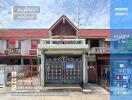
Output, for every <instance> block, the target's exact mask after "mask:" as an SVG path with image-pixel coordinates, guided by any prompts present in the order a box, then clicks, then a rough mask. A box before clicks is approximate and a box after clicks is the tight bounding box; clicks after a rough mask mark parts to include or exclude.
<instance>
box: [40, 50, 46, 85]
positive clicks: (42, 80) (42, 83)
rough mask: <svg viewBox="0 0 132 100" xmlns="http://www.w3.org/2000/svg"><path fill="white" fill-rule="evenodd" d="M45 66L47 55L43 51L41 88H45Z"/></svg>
mask: <svg viewBox="0 0 132 100" xmlns="http://www.w3.org/2000/svg"><path fill="white" fill-rule="evenodd" d="M44 64H45V54H44V52H43V51H41V86H44V82H45V79H44V69H45V68H44V67H45V66H44Z"/></svg>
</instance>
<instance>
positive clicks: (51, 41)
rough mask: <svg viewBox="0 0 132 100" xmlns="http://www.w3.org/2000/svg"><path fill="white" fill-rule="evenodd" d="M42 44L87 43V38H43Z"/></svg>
mask: <svg viewBox="0 0 132 100" xmlns="http://www.w3.org/2000/svg"><path fill="white" fill-rule="evenodd" d="M40 44H85V39H42V40H41V41H40Z"/></svg>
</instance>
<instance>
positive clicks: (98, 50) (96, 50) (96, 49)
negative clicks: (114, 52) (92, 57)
mask: <svg viewBox="0 0 132 100" xmlns="http://www.w3.org/2000/svg"><path fill="white" fill-rule="evenodd" d="M109 51H110V49H109V48H106V47H93V48H92V49H90V50H89V53H109Z"/></svg>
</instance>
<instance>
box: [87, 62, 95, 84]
mask: <svg viewBox="0 0 132 100" xmlns="http://www.w3.org/2000/svg"><path fill="white" fill-rule="evenodd" d="M88 81H89V82H92V83H96V82H97V70H96V67H95V64H94V63H90V64H89V67H88Z"/></svg>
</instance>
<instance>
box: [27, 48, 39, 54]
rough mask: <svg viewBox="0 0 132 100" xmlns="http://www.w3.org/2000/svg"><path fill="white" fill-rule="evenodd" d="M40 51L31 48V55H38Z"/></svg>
mask: <svg viewBox="0 0 132 100" xmlns="http://www.w3.org/2000/svg"><path fill="white" fill-rule="evenodd" d="M37 54H38V52H37V49H30V50H29V55H31V56H37Z"/></svg>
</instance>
